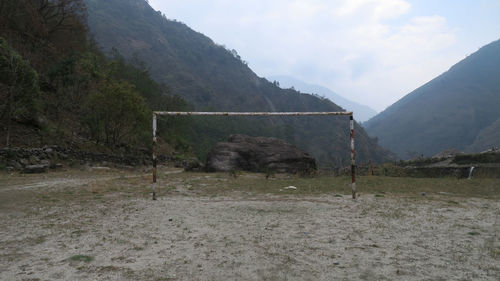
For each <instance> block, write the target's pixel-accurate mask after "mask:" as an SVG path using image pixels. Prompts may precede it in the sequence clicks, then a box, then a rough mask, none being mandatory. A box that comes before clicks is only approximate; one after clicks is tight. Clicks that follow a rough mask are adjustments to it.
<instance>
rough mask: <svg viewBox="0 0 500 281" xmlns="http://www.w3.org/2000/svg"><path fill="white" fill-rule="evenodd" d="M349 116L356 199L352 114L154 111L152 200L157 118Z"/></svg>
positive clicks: (353, 195) (353, 196) (352, 176)
mask: <svg viewBox="0 0 500 281" xmlns="http://www.w3.org/2000/svg"><path fill="white" fill-rule="evenodd" d="M162 115H167V116H228V117H229V116H269V117H270V116H325V115H326V116H339V115H347V116H349V117H350V118H349V126H350V148H351V178H352V184H351V188H352V198H353V199H356V160H355V158H356V152H355V150H354V118H353V112H177V111H154V112H153V187H152V191H153V200H156V173H157V171H156V164H157V158H156V141H157V139H156V128H157V127H156V125H157V119H158V116H162Z"/></svg>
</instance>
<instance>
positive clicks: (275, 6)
mask: <svg viewBox="0 0 500 281" xmlns="http://www.w3.org/2000/svg"><path fill="white" fill-rule="evenodd" d="M150 2H151V4H152V5H153V6H154V7H155V8H157V9H161V10H162V11H163V12H164V13H165V14H166V15H167V17H168V18H177V19H178V20H181V21H183V22H186V23H187V24H188V25H189V26H191V27H192V28H193V29H195V30H197V31H200V32H202V33H204V34H206V35H207V36H209V37H211V38H212V39H214V41H216V42H217V43H220V44H225V45H227V46H228V47H229V48H234V49H236V50H237V51H238V53H239V54H240V55H241V56H242V58H243V59H244V60H246V61H248V62H249V64H250V67H251V68H252V69H253V70H254V71H256V72H257V74H259V75H260V76H268V75H277V74H286V75H292V76H295V77H297V78H299V79H301V80H305V81H308V82H312V83H318V84H321V85H324V86H327V87H330V88H331V89H333V90H334V91H337V92H339V93H340V94H343V95H344V96H348V97H349V98H351V99H354V100H356V101H358V102H363V103H365V104H368V105H370V106H373V107H375V108H376V109H378V110H382V109H383V108H385V107H386V106H388V105H390V104H392V103H393V102H395V101H396V100H397V99H398V98H400V97H402V96H403V95H404V94H406V93H408V92H409V91H411V90H413V89H414V88H415V87H417V86H418V85H421V84H423V83H425V82H427V81H428V80H430V79H432V78H433V77H434V76H436V75H438V74H440V73H441V72H443V71H444V70H445V69H446V68H447V67H449V66H451V64H452V63H453V62H456V59H457V54H455V53H453V52H450V51H449V48H450V47H451V46H453V44H454V43H455V42H456V30H455V29H453V28H451V27H450V26H449V24H448V22H447V20H446V18H444V17H442V16H439V15H419V16H415V15H413V14H412V5H411V4H410V2H409V1H406V0H330V1H329V0H308V1H306V0H292V1H290V0H274V1H265V0H252V1H251V0H240V1H228V0H213V1H204V0H203V1H202V0H191V1H189V0H183V1H180V0H162V1H160V0H151V1H150Z"/></svg>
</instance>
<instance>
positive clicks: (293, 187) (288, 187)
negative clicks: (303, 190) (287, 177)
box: [283, 185, 297, 189]
mask: <svg viewBox="0 0 500 281" xmlns="http://www.w3.org/2000/svg"><path fill="white" fill-rule="evenodd" d="M283 189H297V187H295V186H293V185H290V186H287V187H285V188H283Z"/></svg>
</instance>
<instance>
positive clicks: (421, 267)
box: [0, 170, 500, 280]
mask: <svg viewBox="0 0 500 281" xmlns="http://www.w3.org/2000/svg"><path fill="white" fill-rule="evenodd" d="M172 172H175V171H172ZM172 172H168V175H164V177H165V178H167V177H168V181H167V180H164V181H163V184H160V198H159V200H157V201H152V200H151V199H150V194H149V187H150V184H149V181H150V175H149V174H145V173H144V172H143V171H119V170H109V171H107V170H95V171H66V172H57V173H50V174H45V175H19V174H14V175H9V174H6V173H3V174H0V280H499V279H500V242H499V237H498V235H499V231H500V200H499V194H500V181H496V182H495V181H493V182H491V181H488V182H485V183H482V182H479V183H478V182H476V184H478V186H479V185H491V186H492V189H491V190H493V193H494V194H493V196H488V197H492V198H490V199H488V198H484V197H486V196H470V195H469V196H463V195H461V194H460V193H457V194H454V193H451V192H449V191H450V189H451V190H453V186H452V187H450V186H448V185H450V184H454V183H455V181H452V180H450V181H444V182H440V183H439V185H437V186H438V188H439V187H440V186H443V187H442V188H443V189H435V190H434V189H432V190H433V191H432V192H429V191H427V189H422V190H426V193H425V196H422V195H421V191H420V190H414V189H412V188H414V187H412V186H410V187H408V189H411V190H410V191H402V192H387V193H386V192H384V191H383V190H385V189H384V186H391V185H394V182H393V181H394V180H392V179H390V178H376V179H373V180H372V179H365V180H364V181H365V182H366V183H365V185H366V186H369V183H372V184H373V182H378V183H377V185H376V186H375V187H373V189H371V190H369V191H365V192H364V193H363V184H360V186H359V189H361V191H362V195H361V197H360V198H358V199H357V200H352V199H351V198H350V196H349V195H348V190H345V187H346V186H348V184H344V185H345V186H341V187H339V188H338V189H336V190H334V191H333V192H313V191H312V190H313V187H314V185H321V184H322V183H321V182H320V181H318V180H315V179H305V180H302V179H300V180H295V179H287V178H284V179H282V178H274V179H272V181H266V180H265V179H264V176H263V175H255V174H244V175H239V176H238V177H239V179H237V180H235V179H233V178H232V177H231V176H229V175H221V174H210V175H204V174H184V173H182V174H173V173H172ZM163 174H165V173H163ZM333 180H334V181H336V183H338V185H342V184H341V183H340V182H342V179H340V180H338V179H333ZM370 181H371V182H370ZM385 181H387V182H385ZM408 181H410V180H408ZM259 183H262V185H270V187H269V189H270V190H269V192H266V191H262V190H260V189H259V188H257V187H255V185H258V184H259ZM290 183H295V184H296V186H297V188H298V190H297V191H294V190H283V189H280V188H279V187H280V186H281V187H286V186H289V185H290ZM414 184H415V183H414ZM419 184H420V185H422V184H425V182H424V183H422V182H419V181H417V182H416V185H417V186H418V185H419ZM465 184H466V185H471V187H472V186H473V183H470V184H469V183H465ZM396 185H398V186H399V185H401V183H399V182H397V183H396ZM456 185H457V186H461V185H464V183H463V182H456ZM221 186H226V187H228V188H226V189H221ZM444 186H447V187H446V188H445V187H444ZM432 188H434V187H432ZM464 188H465V187H464ZM271 189H272V190H271ZM305 189H308V190H309V191H310V192H305V193H300V194H299V195H297V194H295V193H294V192H300V191H301V190H305ZM375 190H379V192H377V191H375ZM442 190H445V191H442ZM344 191H347V192H344Z"/></svg>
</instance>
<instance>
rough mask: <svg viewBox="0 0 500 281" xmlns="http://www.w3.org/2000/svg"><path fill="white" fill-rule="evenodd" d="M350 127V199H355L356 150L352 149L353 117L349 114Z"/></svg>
mask: <svg viewBox="0 0 500 281" xmlns="http://www.w3.org/2000/svg"><path fill="white" fill-rule="evenodd" d="M349 126H350V127H351V134H350V135H351V178H352V199H356V151H355V150H354V117H353V115H352V114H351V116H350V120H349Z"/></svg>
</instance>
